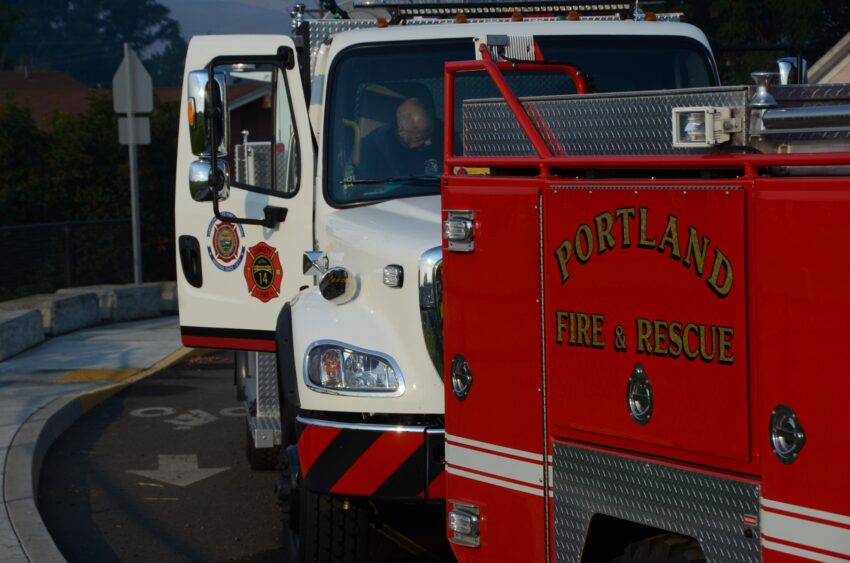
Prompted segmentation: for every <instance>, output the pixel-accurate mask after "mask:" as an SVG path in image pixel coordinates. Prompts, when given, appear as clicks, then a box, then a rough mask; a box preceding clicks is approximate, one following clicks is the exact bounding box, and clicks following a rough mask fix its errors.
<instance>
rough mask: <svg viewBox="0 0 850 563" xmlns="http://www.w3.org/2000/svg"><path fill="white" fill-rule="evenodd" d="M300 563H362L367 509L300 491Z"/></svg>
mask: <svg viewBox="0 0 850 563" xmlns="http://www.w3.org/2000/svg"><path fill="white" fill-rule="evenodd" d="M298 507H299V512H300V518H299V520H300V522H299V526H298V562H299V563H361V562H365V561H366V560H367V557H368V540H369V506H368V505H367V504H366V503H365V502H364V501H361V500H350V501H349V500H344V499H340V498H336V497H332V496H329V495H320V494H316V493H312V492H310V491H308V490H306V488H305V487H304V486H301V487H299V499H298Z"/></svg>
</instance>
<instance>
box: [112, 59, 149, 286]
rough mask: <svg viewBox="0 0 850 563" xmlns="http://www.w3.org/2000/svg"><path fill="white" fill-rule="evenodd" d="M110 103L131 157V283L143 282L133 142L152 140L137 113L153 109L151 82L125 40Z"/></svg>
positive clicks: (143, 119)
mask: <svg viewBox="0 0 850 563" xmlns="http://www.w3.org/2000/svg"><path fill="white" fill-rule="evenodd" d="M112 105H113V108H114V109H115V113H117V114H126V115H127V117H120V118H119V119H118V142H120V143H121V144H122V145H127V148H128V150H129V153H130V154H129V156H130V211H131V214H132V224H133V282H134V283H135V284H136V285H139V284H141V283H142V243H141V227H140V225H139V182H138V169H137V165H136V145H148V144H150V142H151V131H150V121H149V120H148V118H147V117H136V114H138V113H142V114H146V113H150V112H152V111H153V82H152V81H151V76H150V74H148V71H147V70H145V67H144V65H142V61H140V60H139V57H138V56H136V53H135V52H133V50H132V49H130V45H129V44H127V43H124V60H123V61H121V64H120V65H119V66H118V70H117V71H115V76H114V77H113V78H112Z"/></svg>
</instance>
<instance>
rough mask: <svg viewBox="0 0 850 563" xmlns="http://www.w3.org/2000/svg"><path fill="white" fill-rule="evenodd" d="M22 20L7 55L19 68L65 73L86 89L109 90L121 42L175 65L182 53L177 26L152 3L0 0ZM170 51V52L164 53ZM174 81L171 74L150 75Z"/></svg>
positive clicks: (165, 11) (141, 0)
mask: <svg viewBox="0 0 850 563" xmlns="http://www.w3.org/2000/svg"><path fill="white" fill-rule="evenodd" d="M5 2H7V3H8V5H9V7H11V8H15V9H16V10H17V11H18V12H19V13H20V14H21V17H20V18H19V19H18V20H17V21H16V22H15V25H14V33H13V34H12V37H11V41H10V43H9V47H8V56H10V57H13V58H15V59H17V61H18V63H19V64H26V65H29V66H32V67H35V68H42V69H55V70H61V71H64V72H67V73H68V74H70V75H72V76H73V77H75V78H77V79H78V80H80V81H81V82H84V83H86V84H88V85H90V86H109V85H110V84H111V81H112V75H113V73H114V72H115V69H116V68H118V64H119V63H120V62H121V59H122V58H123V55H124V53H123V44H124V43H129V44H130V46H131V47H132V48H133V49H134V50H136V52H138V53H148V54H150V55H151V56H154V57H156V56H157V55H158V54H159V53H168V56H167V57H165V58H159V59H156V61H161V62H164V63H166V62H167V63H169V64H170V65H171V66H172V67H173V66H174V64H175V63H174V59H175V58H176V57H177V55H176V54H177V53H181V52H185V45H186V43H185V41H184V40H183V38H182V37H181V35H180V24H178V23H177V22H176V21H175V20H173V19H171V18H170V17H169V13H170V12H169V10H168V8H166V7H165V6H162V5H161V4H158V3H157V2H156V0H74V1H70V0H40V1H39V2H32V1H29V0H5ZM0 13H2V11H0ZM169 49H170V51H169ZM155 74H156V75H157V76H161V77H168V82H167V83H166V84H160V85H174V84H177V83H179V81H180V75H179V74H178V75H177V76H175V74H174V72H173V70H171V71H168V70H166V71H165V72H164V73H155Z"/></svg>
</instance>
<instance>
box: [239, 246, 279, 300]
mask: <svg viewBox="0 0 850 563" xmlns="http://www.w3.org/2000/svg"><path fill="white" fill-rule="evenodd" d="M243 272H244V273H245V281H246V282H248V291H249V292H250V293H251V295H252V296H254V297H256V298H257V299H259V300H260V301H262V302H263V303H266V302H268V301H271V300H272V299H274V298H275V297H277V296H278V295H280V283H281V282H282V281H283V267H282V266H281V265H280V257H279V256H278V253H277V249H276V248H273V247H271V246H269V245H267V244H266V243H264V242H260V243H257V244H255V245H254V246H252V247H251V248H249V249H248V258H247V259H246V260H245V268H244V269H243Z"/></svg>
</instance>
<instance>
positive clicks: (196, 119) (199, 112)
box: [186, 70, 230, 158]
mask: <svg viewBox="0 0 850 563" xmlns="http://www.w3.org/2000/svg"><path fill="white" fill-rule="evenodd" d="M186 95H187V96H188V100H187V102H188V107H189V116H188V117H189V139H190V140H191V144H192V153H193V154H194V155H195V156H198V157H201V158H210V157H211V156H212V151H213V147H215V150H217V151H218V155H219V156H226V155H227V139H228V128H229V125H230V123H229V120H228V118H227V117H228V113H227V89H226V88H225V81H224V73H220V72H216V73H215V74H214V80H213V83H212V84H209V71H207V70H193V71H191V72H190V73H189V83H188V86H187V92H186ZM213 119H215V120H217V122H216V126H215V131H216V138H215V139H212V130H213V123H212V120H213Z"/></svg>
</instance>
